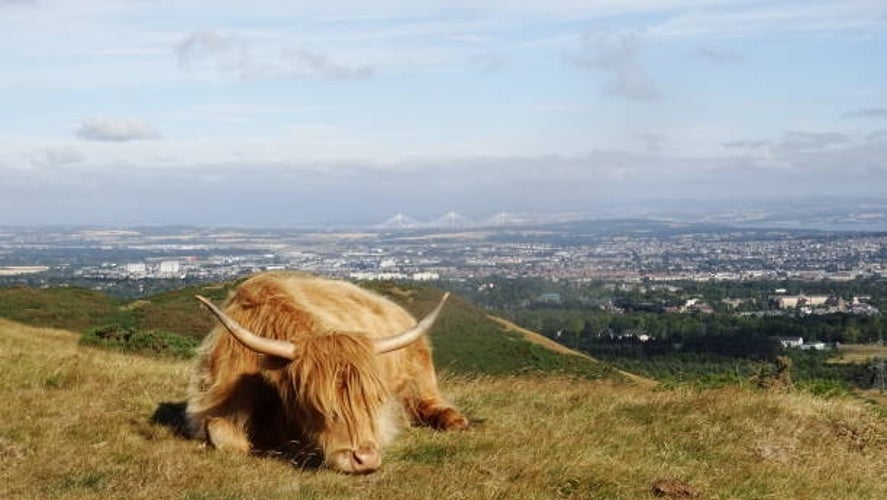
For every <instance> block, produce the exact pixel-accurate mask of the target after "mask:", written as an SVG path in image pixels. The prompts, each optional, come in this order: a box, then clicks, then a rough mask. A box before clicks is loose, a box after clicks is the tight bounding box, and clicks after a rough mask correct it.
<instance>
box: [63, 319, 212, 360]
mask: <svg viewBox="0 0 887 500" xmlns="http://www.w3.org/2000/svg"><path fill="white" fill-rule="evenodd" d="M197 343H198V341H197V340H196V339H194V338H192V337H186V336H183V335H177V334H175V333H170V332H164V331H161V330H135V329H132V328H126V327H123V326H120V325H105V326H100V327H98V328H92V329H90V330H87V331H86V332H84V333H83V335H82V336H81V337H80V344H81V345H89V346H97V347H103V348H106V349H116V350H120V351H125V352H134V353H141V354H152V355H157V356H172V357H177V358H188V357H191V356H193V355H194V349H195V348H196V347H197Z"/></svg>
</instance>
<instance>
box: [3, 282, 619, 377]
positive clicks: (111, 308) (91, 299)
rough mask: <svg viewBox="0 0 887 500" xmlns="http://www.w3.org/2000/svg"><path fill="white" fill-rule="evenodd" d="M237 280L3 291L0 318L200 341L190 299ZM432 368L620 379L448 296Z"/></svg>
mask: <svg viewBox="0 0 887 500" xmlns="http://www.w3.org/2000/svg"><path fill="white" fill-rule="evenodd" d="M235 284H236V283H217V284H207V285H200V286H194V287H187V288H183V289H180V290H175V291H171V292H166V293H163V294H159V295H154V296H150V297H145V298H143V299H139V300H136V301H132V302H125V301H120V300H118V299H114V298H111V297H108V296H106V295H104V294H101V293H99V292H94V291H90V290H83V289H78V288H47V289H32V288H22V287H16V288H7V289H0V317H6V318H8V319H11V320H14V321H18V322H22V323H25V324H28V325H32V326H39V327H51V328H60V329H66V330H71V331H75V332H82V331H85V330H88V329H90V328H95V327H100V326H103V325H109V324H110V325H120V327H122V328H125V329H131V330H141V331H150V330H161V331H164V332H171V333H174V334H177V335H184V336H189V337H194V338H197V339H199V338H202V337H203V335H205V334H206V333H207V332H208V331H209V330H210V329H211V328H212V327H213V326H214V324H215V319H214V318H213V317H212V315H211V314H210V313H209V312H207V311H206V310H204V309H203V308H202V307H201V306H200V305H199V303H198V302H197V301H196V300H194V295H195V294H200V295H204V296H206V297H209V298H211V299H213V300H215V301H217V302H221V301H222V300H223V299H224V298H225V297H226V296H227V294H228V291H229V290H230V289H231V287H233V286H234V285H235ZM367 286H369V287H370V288H372V289H374V290H375V291H377V292H379V293H382V294H383V295H386V296H388V297H391V298H392V299H394V300H395V301H396V302H398V303H400V304H401V305H403V306H404V307H405V308H406V309H407V310H409V311H410V312H411V313H412V314H414V315H415V316H416V317H421V316H423V315H424V314H425V313H426V312H428V311H429V310H430V309H431V308H433V307H434V306H435V305H436V304H437V302H438V300H440V295H441V292H440V291H438V290H435V289H433V288H429V287H404V286H401V285H394V284H392V283H369V284H368V285H367ZM431 340H432V345H433V346H434V357H435V363H436V364H437V366H439V367H440V368H442V369H444V370H448V371H451V372H453V373H456V374H465V375H469V374H475V375H477V374H487V375H506V374H521V373H532V372H537V373H562V374H572V375H578V376H582V377H585V378H601V377H615V378H620V377H622V375H620V374H619V373H617V371H616V370H614V369H613V368H612V367H611V366H609V365H607V364H605V363H599V362H597V361H595V360H593V359H591V358H588V357H587V356H581V355H576V353H569V352H564V351H563V350H557V349H552V348H551V346H550V345H548V346H546V345H542V344H539V343H538V342H533V341H530V340H528V339H527V337H526V335H525V334H523V333H520V332H517V331H514V330H513V329H509V328H505V327H503V326H502V325H501V324H500V323H498V322H496V321H495V320H492V319H490V318H489V317H488V316H487V314H486V313H485V312H484V311H482V310H481V309H479V308H477V307H476V306H474V305H473V304H471V303H469V302H466V301H464V300H462V299H460V298H459V297H453V298H452V299H451V300H450V301H449V303H448V304H447V308H446V310H445V313H444V314H443V315H442V316H441V318H440V319H439V321H438V324H437V325H435V328H434V331H433V332H432V334H431Z"/></svg>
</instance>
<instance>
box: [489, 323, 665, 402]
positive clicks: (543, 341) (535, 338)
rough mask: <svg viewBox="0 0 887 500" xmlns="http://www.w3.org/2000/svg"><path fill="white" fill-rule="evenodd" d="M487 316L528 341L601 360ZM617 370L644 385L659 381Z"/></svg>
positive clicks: (554, 349)
mask: <svg viewBox="0 0 887 500" xmlns="http://www.w3.org/2000/svg"><path fill="white" fill-rule="evenodd" d="M487 317H488V318H490V319H491V320H493V321H495V322H496V323H499V324H500V325H502V327H503V328H505V329H506V330H509V331H513V332H517V333H520V334H521V335H523V337H524V338H525V339H526V340H527V341H529V342H532V343H534V344H538V345H541V346H543V347H545V348H547V349H551V350H552V351H555V352H559V353H562V354H570V355H573V356H579V357H583V358H586V359H588V360H589V361H594V362H595V363H599V362H600V361H598V360H597V359H594V358H592V357H591V356H589V355H587V354H584V353H581V352H579V351H576V350H573V349H570V348H569V347H567V346H564V345H562V344H558V343H557V342H555V341H553V340H551V339H550V338H548V337H546V336H544V335H541V334H539V333H536V332H534V331H532V330H527V329H526V328H524V327H522V326H518V325H515V324H514V323H512V322H511V321H508V320H507V319H504V318H499V317H497V316H487ZM616 371H617V372H618V373H619V374H620V375H622V376H624V377H625V378H627V379H629V380H631V381H632V382H634V383H636V384H638V385H639V386H642V387H654V386H655V385H656V384H657V382H656V381H655V380H652V379H649V378H646V377H642V376H640V375H637V374H634V373H630V372H626V371H622V370H616Z"/></svg>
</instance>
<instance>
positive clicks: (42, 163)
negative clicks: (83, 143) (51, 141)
mask: <svg viewBox="0 0 887 500" xmlns="http://www.w3.org/2000/svg"><path fill="white" fill-rule="evenodd" d="M30 161H31V165H33V166H35V167H39V168H41V169H43V168H56V167H60V166H63V165H70V164H74V163H80V162H81V161H83V155H82V154H81V153H80V151H79V150H78V149H76V148H74V147H72V146H50V147H46V148H43V149H41V150H39V151H38V152H36V153H34V154H32V155H31V157H30Z"/></svg>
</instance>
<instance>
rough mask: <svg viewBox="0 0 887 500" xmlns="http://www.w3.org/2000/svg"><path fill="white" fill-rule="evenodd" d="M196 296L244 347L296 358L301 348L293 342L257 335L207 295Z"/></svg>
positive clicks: (267, 353) (281, 356)
mask: <svg viewBox="0 0 887 500" xmlns="http://www.w3.org/2000/svg"><path fill="white" fill-rule="evenodd" d="M194 297H195V298H196V299H197V300H199V301H200V302H202V303H203V305H205V306H206V307H208V308H209V310H210V312H212V313H213V314H214V315H215V317H216V318H218V319H219V322H220V323H222V325H224V327H225V328H226V329H227V330H228V331H229V332H231V335H233V336H234V338H235V339H237V341H238V342H240V343H241V344H243V346H244V347H246V348H248V349H252V350H253V351H255V352H257V353H259V354H265V355H268V356H276V357H278V358H284V359H288V360H290V361H292V360H294V359H296V355H297V354H298V353H299V350H298V348H297V347H296V345H295V344H293V343H292V342H287V341H285V340H277V339H269V338H267V337H261V336H259V335H256V334H255V333H253V332H251V331H249V330H247V329H246V328H244V327H242V326H240V324H239V323H237V322H236V321H234V320H233V319H231V317H229V316H228V315H227V314H225V313H223V312H222V311H221V310H220V309H219V308H218V307H216V305H215V304H213V303H212V302H210V300H209V299H207V298H206V297H201V296H200V295H195V296H194Z"/></svg>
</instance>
